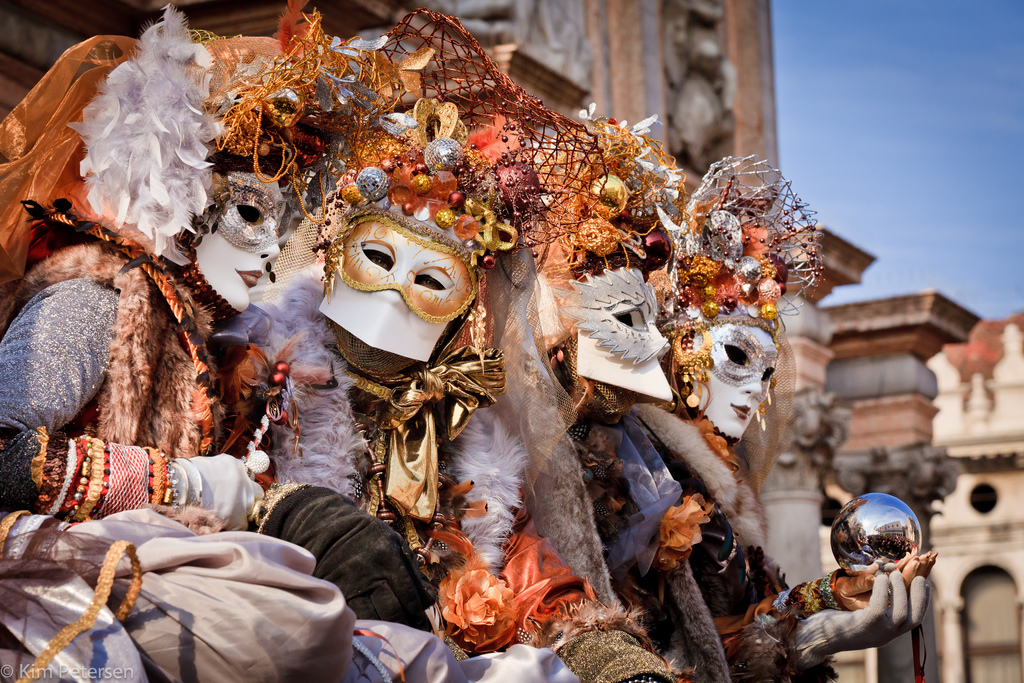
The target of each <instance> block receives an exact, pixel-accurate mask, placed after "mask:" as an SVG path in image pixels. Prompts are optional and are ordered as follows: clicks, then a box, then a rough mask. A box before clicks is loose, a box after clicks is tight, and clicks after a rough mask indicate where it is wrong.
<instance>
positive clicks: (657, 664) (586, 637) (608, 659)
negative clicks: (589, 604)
mask: <svg viewBox="0 0 1024 683" xmlns="http://www.w3.org/2000/svg"><path fill="white" fill-rule="evenodd" d="M558 656H559V657H560V658H561V659H562V661H563V662H565V664H566V666H568V667H569V668H570V669H572V672H573V673H574V674H576V675H577V676H578V677H579V679H580V681H582V683H619V682H620V681H627V680H630V679H632V678H634V677H636V676H642V675H647V676H652V677H655V680H659V681H666V682H668V681H674V680H676V677H675V676H673V675H672V673H671V672H670V671H669V670H668V667H666V666H665V664H664V663H662V661H661V659H660V658H659V657H657V656H656V655H654V654H652V653H650V652H648V651H647V650H645V649H643V648H642V647H640V643H638V642H637V640H636V638H634V637H633V636H631V635H629V634H627V633H624V632H622V631H590V632H588V633H584V634H583V635H581V636H577V637H576V638H573V639H572V640H571V641H569V642H568V643H566V644H565V645H563V646H562V647H561V648H559V650H558Z"/></svg>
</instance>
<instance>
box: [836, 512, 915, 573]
mask: <svg viewBox="0 0 1024 683" xmlns="http://www.w3.org/2000/svg"><path fill="white" fill-rule="evenodd" d="M920 547H921V525H920V523H918V521H917V516H916V515H915V514H914V511H913V510H911V509H910V508H909V507H908V506H907V504H906V503H904V502H903V501H902V500H900V499H899V498H896V497H895V496H890V495H889V494H887V493H865V494H864V495H863V496H858V497H856V498H854V499H853V500H851V501H850V502H849V503H847V504H846V505H844V506H843V509H842V510H840V511H839V514H838V515H836V518H835V521H833V522H832V554H833V555H834V556H835V558H836V562H838V563H839V566H841V567H844V568H846V569H852V570H854V571H856V570H858V569H863V568H865V567H867V566H869V565H871V564H873V563H875V562H882V563H883V564H887V563H890V562H899V561H900V560H902V559H903V558H904V557H906V556H907V555H909V554H910V553H912V552H914V551H915V550H919V549H920Z"/></svg>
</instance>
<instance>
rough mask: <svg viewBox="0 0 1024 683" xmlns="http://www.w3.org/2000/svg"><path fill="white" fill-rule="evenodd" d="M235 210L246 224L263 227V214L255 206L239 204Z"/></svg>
mask: <svg viewBox="0 0 1024 683" xmlns="http://www.w3.org/2000/svg"><path fill="white" fill-rule="evenodd" d="M235 210H236V211H238V215H239V216H241V217H242V220H244V221H245V222H246V223H249V224H250V225H263V214H262V213H261V212H260V210H259V209H257V208H256V207H255V206H250V205H248V204H238V205H237V206H235Z"/></svg>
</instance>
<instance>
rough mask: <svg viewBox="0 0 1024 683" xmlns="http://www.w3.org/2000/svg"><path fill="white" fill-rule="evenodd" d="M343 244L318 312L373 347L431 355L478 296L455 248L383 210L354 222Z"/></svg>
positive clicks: (416, 355) (406, 354) (416, 357)
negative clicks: (414, 230) (327, 293)
mask: <svg viewBox="0 0 1024 683" xmlns="http://www.w3.org/2000/svg"><path fill="white" fill-rule="evenodd" d="M336 246H337V245H336ZM340 246H341V258H340V261H339V263H338V265H337V268H336V272H335V273H334V276H335V277H334V288H333V290H332V291H331V292H330V294H329V295H328V296H327V297H326V298H325V299H324V301H323V303H322V304H321V305H320V312H321V313H323V314H324V315H325V316H327V317H328V318H330V319H331V320H333V321H334V322H336V323H338V324H339V325H340V326H341V327H343V328H344V329H345V330H347V331H348V332H350V333H351V334H353V335H355V336H356V337H358V338H359V339H360V340H362V341H363V342H365V343H366V344H369V345H370V346H373V347H375V348H378V349H381V350H383V351H388V352H389V353H394V354H397V355H399V356H403V357H405V358H412V359H413V360H419V361H427V360H430V355H431V353H432V352H433V350H434V346H435V345H436V344H437V341H438V339H440V338H441V335H442V334H443V333H444V331H445V329H446V328H447V327H448V323H449V322H451V321H452V320H454V319H455V318H457V317H458V316H460V315H461V314H462V313H463V312H465V310H466V308H468V307H469V305H470V304H472V302H473V300H474V298H475V297H476V280H475V278H474V277H473V274H472V272H471V271H470V269H469V267H468V266H467V265H466V264H465V263H464V262H463V260H462V258H461V257H460V256H459V255H457V254H456V253H455V251H454V250H446V249H445V246H446V245H443V244H439V243H436V242H432V241H431V240H429V239H427V238H426V237H423V236H421V235H418V234H416V233H414V232H412V231H410V230H408V229H407V228H405V226H402V225H401V224H399V223H397V222H395V221H392V220H390V219H389V218H388V217H387V216H385V215H383V214H381V215H369V216H366V217H364V218H363V220H361V221H359V222H357V223H356V224H355V225H354V226H353V227H352V228H351V230H349V231H348V232H347V233H346V234H345V236H344V237H343V238H342V242H341V245H340Z"/></svg>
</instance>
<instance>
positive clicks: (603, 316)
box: [566, 268, 672, 401]
mask: <svg viewBox="0 0 1024 683" xmlns="http://www.w3.org/2000/svg"><path fill="white" fill-rule="evenodd" d="M572 286H573V289H575V290H576V291H577V292H578V293H579V295H580V306H579V307H573V308H571V309H568V310H567V311H566V312H567V313H568V314H569V315H570V316H572V317H574V318H576V327H577V329H578V330H579V332H578V334H577V342H578V345H579V346H578V351H577V355H576V373H577V374H578V375H580V376H581V377H587V378H589V379H593V380H597V381H599V382H604V383H606V384H611V385H614V386H617V387H622V388H623V389H628V390H630V391H635V392H637V393H639V394H643V395H644V396H648V397H650V398H652V399H655V400H659V401H669V400H671V399H672V389H671V388H670V387H669V384H668V380H667V379H666V378H665V373H664V371H663V370H662V369H661V365H660V363H659V362H658V359H659V358H660V357H661V356H662V355H664V353H665V352H666V351H667V350H668V340H666V339H665V337H664V336H663V335H662V334H661V333H660V332H659V331H658V328H657V327H656V326H655V324H654V323H655V318H656V316H657V311H658V300H657V297H656V296H655V294H654V288H653V287H651V286H650V285H648V284H647V283H645V282H644V279H643V275H641V274H640V271H639V270H636V269H632V268H619V269H616V270H609V271H605V272H604V273H602V274H601V275H597V276H593V275H588V276H587V279H586V280H584V281H582V282H579V281H576V282H573V283H572Z"/></svg>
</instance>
